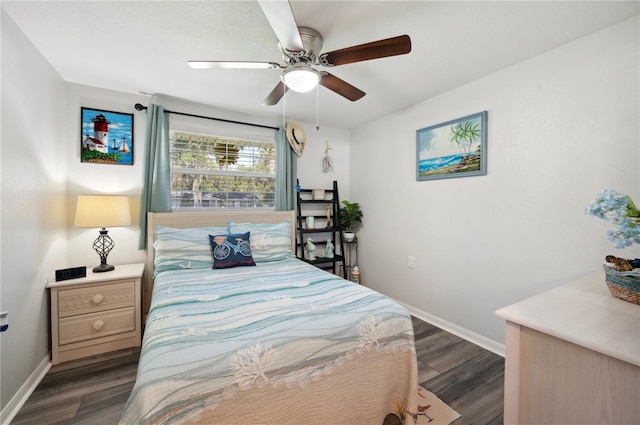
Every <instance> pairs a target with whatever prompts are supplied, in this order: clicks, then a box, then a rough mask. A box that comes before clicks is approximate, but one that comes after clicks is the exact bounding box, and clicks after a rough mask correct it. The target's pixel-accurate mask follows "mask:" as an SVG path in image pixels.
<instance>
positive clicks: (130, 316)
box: [59, 307, 136, 345]
mask: <svg viewBox="0 0 640 425" xmlns="http://www.w3.org/2000/svg"><path fill="white" fill-rule="evenodd" d="M59 323H60V324H59V326H60V328H59V339H60V345H64V344H70V343H72V342H78V341H85V340H87V339H93V338H100V337H103V336H109V335H114V334H119V333H123V332H129V331H135V329H136V326H135V308H133V307H130V308H121V309H118V310H112V311H105V312H100V313H92V314H86V315H82V316H73V317H67V318H64V319H60V322H59Z"/></svg>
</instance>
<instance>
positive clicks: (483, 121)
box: [416, 111, 487, 181]
mask: <svg viewBox="0 0 640 425" xmlns="http://www.w3.org/2000/svg"><path fill="white" fill-rule="evenodd" d="M485 174H487V111H483V112H479V113H477V114H473V115H468V116H466V117H462V118H457V119H455V120H451V121H447V122H444V123H441V124H437V125H433V126H431V127H425V128H422V129H420V130H417V131H416V180H418V181H420V180H435V179H448V178H452V177H470V176H481V175H485Z"/></svg>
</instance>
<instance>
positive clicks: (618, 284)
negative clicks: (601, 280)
mask: <svg viewBox="0 0 640 425" xmlns="http://www.w3.org/2000/svg"><path fill="white" fill-rule="evenodd" d="M603 268H604V274H605V280H606V282H607V287H608V288H609V292H611V294H612V295H613V296H615V297H618V298H620V299H621V300H625V301H628V302H630V303H634V304H638V305H640V273H638V272H633V271H631V272H619V271H616V270H615V269H612V268H611V267H608V266H606V265H605V266H603Z"/></svg>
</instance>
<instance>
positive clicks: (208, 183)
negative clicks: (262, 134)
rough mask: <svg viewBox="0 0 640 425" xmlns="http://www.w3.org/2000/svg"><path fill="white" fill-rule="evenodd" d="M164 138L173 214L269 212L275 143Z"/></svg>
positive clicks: (185, 135) (173, 134)
mask: <svg viewBox="0 0 640 425" xmlns="http://www.w3.org/2000/svg"><path fill="white" fill-rule="evenodd" d="M169 135H170V148H169V149H170V156H171V203H172V208H173V209H177V208H265V209H273V208H274V207H275V191H276V170H275V166H276V155H275V151H276V146H275V141H273V140H272V141H256V140H246V139H242V138H232V137H224V136H215V135H208V134H197V133H190V132H184V131H175V130H172V131H170V133H169Z"/></svg>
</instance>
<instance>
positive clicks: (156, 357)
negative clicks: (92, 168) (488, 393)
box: [120, 211, 418, 425]
mask: <svg viewBox="0 0 640 425" xmlns="http://www.w3.org/2000/svg"><path fill="white" fill-rule="evenodd" d="M294 225H295V216H294V212H292V211H286V212H252V213H246V212H236V213H230V212H223V213H195V214H194V213H162V214H160V213H157V214H150V215H149V218H148V229H149V241H150V242H151V244H150V245H149V246H148V251H149V265H150V266H151V267H152V268H151V269H148V270H147V273H148V275H149V277H150V278H151V279H149V281H150V282H149V283H148V284H149V285H153V288H148V289H149V290H151V289H152V297H151V302H150V308H149V312H148V315H147V320H146V329H145V332H144V338H143V343H142V349H141V353H140V361H139V365H138V372H137V377H136V383H135V386H134V388H133V390H132V392H131V395H130V397H129V400H128V402H127V404H126V407H125V409H124V411H123V413H122V417H121V421H120V423H121V424H136V425H140V424H169V423H170V424H192V423H197V424H252V425H260V424H316V423H317V424H323V425H329V424H367V425H370V424H383V423H401V422H400V421H402V420H403V421H404V423H406V424H409V423H414V418H415V415H416V412H417V388H418V387H417V385H418V377H417V362H416V354H415V345H414V339H413V327H412V322H411V317H410V315H409V313H408V312H407V311H406V310H405V309H404V308H403V307H402V306H400V305H399V304H397V303H395V302H393V301H392V300H390V299H389V298H387V297H385V296H383V295H381V294H379V293H377V292H375V291H373V290H370V289H368V288H366V287H364V286H361V285H357V284H354V283H352V282H348V281H346V280H344V279H342V278H341V277H339V276H336V275H333V274H330V273H328V272H326V271H323V270H320V269H318V268H316V267H314V266H311V265H309V264H307V263H306V262H304V261H300V260H298V259H296V258H295V257H294V256H293V255H292V252H295V249H294V247H295V229H294ZM247 232H248V234H247ZM212 233H213V234H212ZM208 235H211V237H208ZM223 236H224V237H223ZM207 237H208V238H207ZM202 239H207V240H205V242H202ZM245 240H246V241H247V242H249V243H250V251H251V257H252V260H253V262H254V263H255V265H251V266H248V265H247V264H246V262H247V261H248V260H247V258H246V257H247V256H246V255H245V254H246V253H247V251H246V249H245V250H244V251H243V250H242V249H241V248H242V246H243V244H244V242H245ZM152 246H154V247H155V248H154V249H151V247H152ZM221 246H222V248H221ZM207 248H208V252H207ZM212 252H213V253H214V254H213V255H212ZM207 253H208V257H209V258H207ZM225 253H226V254H228V255H229V256H233V255H235V256H236V257H238V256H239V257H241V258H240V260H241V261H244V262H245V264H243V265H239V266H234V264H231V265H230V266H228V267H227V266H226V265H225V266H224V267H223V266H221V264H222V261H227V260H228V257H225V258H224V259H223V260H221V259H220V258H219V257H221V256H222V254H225ZM229 253H231V254H229ZM207 261H208V263H207ZM214 267H218V268H214ZM385 420H386V421H390V420H392V422H385ZM393 421H395V422H393Z"/></svg>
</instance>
